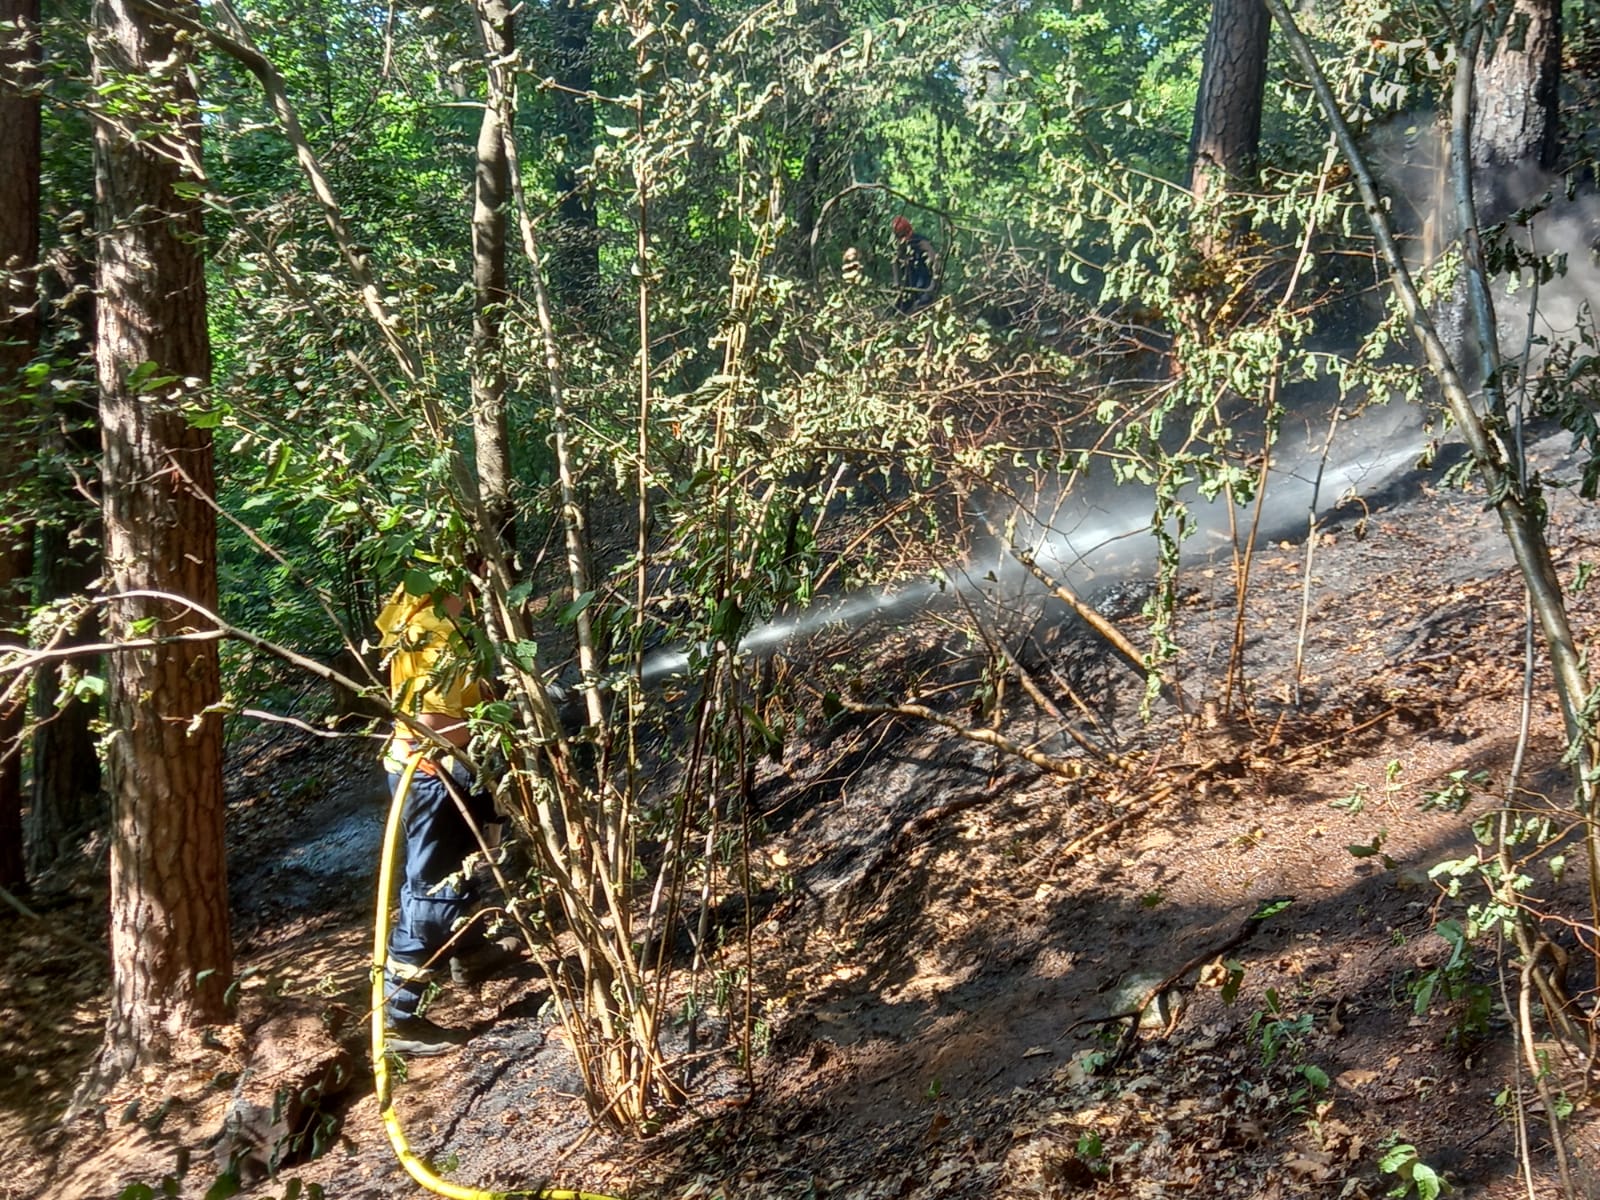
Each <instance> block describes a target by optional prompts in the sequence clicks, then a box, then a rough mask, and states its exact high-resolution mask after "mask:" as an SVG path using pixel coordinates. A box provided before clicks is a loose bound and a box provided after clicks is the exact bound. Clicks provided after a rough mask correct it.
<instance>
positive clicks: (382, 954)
mask: <svg viewBox="0 0 1600 1200" xmlns="http://www.w3.org/2000/svg"><path fill="white" fill-rule="evenodd" d="M421 761H422V755H421V754H420V753H419V754H413V755H412V756H411V758H410V760H409V761H408V762H407V763H406V766H405V770H404V771H402V772H401V774H400V783H399V785H398V786H397V787H396V788H395V789H394V800H393V802H392V803H391V804H390V805H389V819H388V821H387V822H386V823H385V825H384V828H383V853H382V858H381V860H380V861H379V864H378V914H377V918H376V920H374V922H373V926H372V1077H373V1080H374V1082H375V1085H376V1090H377V1096H378V1111H379V1112H380V1113H381V1114H382V1116H383V1124H384V1128H385V1129H387V1130H388V1131H389V1144H390V1145H392V1146H393V1147H394V1153H395V1157H396V1158H398V1159H399V1160H400V1165H401V1166H403V1167H405V1169H406V1172H407V1173H408V1174H409V1175H410V1176H411V1178H413V1179H415V1180H416V1181H417V1182H418V1183H420V1184H421V1185H422V1186H423V1187H425V1188H427V1189H428V1190H429V1191H430V1192H434V1193H436V1194H438V1195H440V1196H448V1197H450V1200H618V1198H617V1197H615V1196H609V1195H606V1194H605V1193H604V1192H576V1191H571V1190H569V1189H567V1188H529V1189H523V1190H520V1191H511V1192H491V1191H487V1190H485V1189H484V1188H475V1187H463V1186H461V1185H460V1184H457V1183H450V1182H448V1181H446V1180H444V1179H441V1178H439V1176H438V1175H437V1174H435V1173H434V1170H433V1168H432V1167H430V1166H429V1165H428V1164H427V1163H425V1162H424V1161H423V1160H422V1159H421V1158H419V1157H418V1156H417V1154H416V1153H415V1152H414V1151H413V1150H412V1149H411V1145H410V1143H409V1142H407V1141H406V1134H405V1130H404V1129H402V1128H401V1126H400V1117H399V1114H397V1113H396V1112H395V1110H394V1091H393V1086H392V1084H391V1081H390V1079H389V1056H388V1051H387V1050H386V1049H385V1045H384V1043H385V1033H384V1021H383V1010H384V1004H385V1002H386V999H387V997H386V995H385V989H384V981H383V963H384V959H385V958H386V957H387V955H388V952H389V906H390V903H391V900H392V898H393V895H394V876H395V865H396V863H397V862H398V861H399V857H400V853H399V852H400V816H401V813H402V812H403V811H404V809H405V802H406V796H407V795H408V794H410V791H411V780H412V778H413V777H414V776H415V775H416V773H417V766H418V764H419V763H421Z"/></svg>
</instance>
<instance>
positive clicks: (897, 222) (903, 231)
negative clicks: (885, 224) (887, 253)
mask: <svg viewBox="0 0 1600 1200" xmlns="http://www.w3.org/2000/svg"><path fill="white" fill-rule="evenodd" d="M889 228H890V229H892V230H894V235H895V237H897V238H899V239H900V240H901V241H902V242H903V241H905V240H906V239H907V238H908V237H910V236H911V233H912V230H911V222H910V221H908V220H906V219H905V218H904V217H896V218H895V219H894V220H893V221H891V222H890V223H889Z"/></svg>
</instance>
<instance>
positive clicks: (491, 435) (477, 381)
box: [472, 0, 516, 546]
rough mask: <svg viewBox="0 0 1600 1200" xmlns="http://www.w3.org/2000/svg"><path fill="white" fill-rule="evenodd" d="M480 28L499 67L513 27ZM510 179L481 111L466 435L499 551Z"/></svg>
mask: <svg viewBox="0 0 1600 1200" xmlns="http://www.w3.org/2000/svg"><path fill="white" fill-rule="evenodd" d="M479 11H480V13H481V16H480V19H479V22H478V23H479V27H480V28H481V30H482V32H483V42H484V50H485V52H486V54H487V56H488V57H487V61H489V62H497V61H504V60H506V59H507V58H508V57H509V56H510V55H511V53H512V51H513V50H514V49H515V47H516V33H515V25H514V23H513V20H514V19H513V17H512V15H511V10H510V8H509V7H508V6H507V4H506V3H505V0H483V3H482V4H481V5H480V8H479ZM510 197H511V176H510V170H509V168H508V167H507V165H506V145H505V139H504V137H503V136H502V135H501V130H500V111H499V106H498V105H496V104H494V103H493V98H492V97H491V98H490V102H488V103H486V104H485V105H484V107H483V124H482V125H481V126H479V129H478V166H477V172H476V185H475V187H474V189H473V202H472V282H473V289H474V299H475V302H474V306H473V318H472V430H473V434H474V435H475V439H476V441H475V445H476V455H477V468H478V496H479V499H480V501H481V502H482V504H483V508H484V512H485V513H486V515H487V516H488V518H489V521H490V523H491V524H492V525H493V527H494V531H495V533H496V534H497V535H498V536H499V538H500V544H501V545H502V546H514V545H515V544H516V534H515V530H514V529H513V528H512V515H513V514H512V504H511V440H510V435H509V432H508V430H507V425H506V374H505V369H504V368H503V366H502V365H501V358H502V355H503V349H502V347H501V344H500V321H501V317H502V314H503V313H504V311H505V304H506V299H507V294H506V204H507V202H508V201H509V199H510Z"/></svg>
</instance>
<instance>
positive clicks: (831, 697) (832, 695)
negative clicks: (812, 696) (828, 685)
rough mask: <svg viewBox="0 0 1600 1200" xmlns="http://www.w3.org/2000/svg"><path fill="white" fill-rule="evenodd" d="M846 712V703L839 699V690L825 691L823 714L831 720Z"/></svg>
mask: <svg viewBox="0 0 1600 1200" xmlns="http://www.w3.org/2000/svg"><path fill="white" fill-rule="evenodd" d="M842 712H844V704H843V703H842V702H841V701H840V700H839V693H838V692H824V693H823V695H822V715H823V717H824V718H826V719H827V720H829V721H831V720H833V719H834V718H835V717H837V716H839V714H841V713H842Z"/></svg>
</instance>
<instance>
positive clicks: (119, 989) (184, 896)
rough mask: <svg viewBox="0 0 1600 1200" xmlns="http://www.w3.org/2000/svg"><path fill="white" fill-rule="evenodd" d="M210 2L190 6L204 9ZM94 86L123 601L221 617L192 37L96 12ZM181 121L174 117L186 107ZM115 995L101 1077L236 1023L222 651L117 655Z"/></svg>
mask: <svg viewBox="0 0 1600 1200" xmlns="http://www.w3.org/2000/svg"><path fill="white" fill-rule="evenodd" d="M194 7H195V6H194V5H192V4H191V5H190V6H189V11H192V10H193V8H194ZM94 24H95V41H94V49H95V59H94V79H95V83H96V84H97V85H98V86H104V85H107V84H109V83H110V82H111V81H112V79H113V78H117V77H128V76H132V77H134V78H136V79H138V80H139V81H140V82H141V83H142V84H143V85H145V86H144V88H143V89H133V88H129V89H126V90H124V91H123V92H122V93H120V94H121V96H123V97H125V98H127V100H128V102H129V103H130V104H132V103H134V102H135V98H138V99H137V103H138V108H137V110H136V111H132V112H123V113H121V114H119V115H117V116H116V117H115V118H113V117H112V116H110V115H108V114H107V113H105V112H102V113H100V114H98V115H97V120H96V127H95V200H96V208H97V216H98V221H99V233H100V237H99V261H98V276H99V293H100V300H99V312H98V323H97V329H96V339H95V362H96V368H97V375H98V379H99V385H100V412H101V423H102V429H103V440H104V458H103V465H102V476H101V486H102V492H103V501H104V515H105V550H106V563H107V568H108V573H109V575H110V582H111V590H112V592H113V593H114V594H117V593H126V592H131V591H136V590H141V589H149V590H154V591H160V592H164V593H168V594H175V595H178V596H182V597H184V598H186V599H190V600H193V601H195V602H197V603H199V604H202V605H204V606H205V607H206V608H208V609H215V607H216V598H217V573H216V518H215V515H214V510H213V509H212V507H211V505H210V504H209V503H207V497H208V496H209V495H210V494H211V493H212V491H213V489H214V480H213V467H212V447H211V435H210V433H209V432H208V431H205V430H201V429H196V428H194V427H193V426H191V425H190V423H189V422H188V421H187V420H186V419H185V416H184V404H185V403H186V402H187V401H189V400H192V399H193V395H194V392H195V390H196V389H198V388H201V387H203V386H204V385H205V383H206V381H207V380H208V378H209V376H210V370H211V354H210V345H209V342H208V340H207V334H206V289H205V272H204V263H203V261H202V257H201V253H202V250H201V239H202V237H203V235H204V227H203V224H202V220H201V210H200V206H199V204H198V203H197V202H196V201H195V200H194V199H192V198H190V197H189V196H187V195H185V194H184V193H186V192H187V191H188V189H187V188H186V187H184V186H183V185H185V184H186V183H191V182H192V181H194V180H195V179H196V178H197V176H198V174H199V167H200V163H199V152H200V137H199V133H200V129H199V119H198V115H197V112H196V107H195V97H194V92H193V87H192V85H191V83H190V77H189V72H188V62H187V59H188V56H189V50H188V46H189V44H190V43H189V41H188V40H187V39H184V40H182V41H180V40H179V39H178V38H177V37H176V36H175V34H174V30H173V29H172V27H171V26H170V25H167V24H164V23H161V22H158V21H156V20H153V19H151V17H150V16H149V15H148V14H147V12H146V11H145V10H144V9H143V8H142V7H139V6H138V5H137V0H97V2H96V4H95V9H94ZM169 105H170V106H174V107H175V109H176V111H177V112H178V113H180V114H181V116H180V117H179V118H178V119H176V120H174V119H173V118H172V117H171V116H170V115H169V113H168V106H169ZM200 628H204V622H200V621H197V620H196V619H195V618H194V617H193V616H192V615H191V613H190V610H189V609H188V608H187V607H186V606H184V605H182V604H177V603H167V602H161V601H156V600H151V599H146V598H137V599H123V600H114V601H112V602H111V603H110V604H109V605H108V609H107V633H108V634H109V636H110V640H112V641H113V642H116V641H122V640H126V639H128V638H130V637H134V636H137V635H144V636H149V635H151V634H155V635H156V636H161V635H163V634H168V635H171V634H181V633H183V632H186V631H190V630H195V629H200ZM108 677H109V678H108V682H109V689H108V696H109V702H108V715H109V719H110V724H111V727H112V729H113V735H112V737H111V739H110V742H109V746H108V749H107V755H106V766H107V770H108V774H109V777H110V785H111V796H112V830H111V897H110V908H111V957H112V998H111V1012H110V1015H109V1018H108V1021H107V1028H106V1041H105V1045H104V1048H103V1051H102V1056H101V1060H100V1070H99V1072H98V1074H99V1079H100V1081H101V1082H109V1080H111V1079H114V1078H115V1077H116V1076H117V1075H119V1074H121V1073H122V1072H123V1071H125V1070H127V1069H128V1068H129V1067H131V1066H133V1065H134V1064H136V1063H140V1062H146V1061H150V1060H152V1059H155V1058H158V1057H160V1056H161V1055H162V1054H163V1053H164V1052H165V1051H166V1050H168V1049H169V1048H170V1047H171V1046H172V1045H173V1043H174V1041H175V1040H176V1038H177V1036H178V1035H179V1034H180V1032H182V1031H183V1030H185V1029H187V1028H192V1027H195V1026H198V1025H201V1024H204V1023H208V1022H215V1021H220V1020H223V1019H225V1017H226V1015H227V1013H226V1006H225V1004H224V999H223V997H224V993H225V991H226V989H227V987H228V984H229V982H230V979H231V976H232V967H233V964H232V949H231V944H230V940H229V933H228V889H227V884H226V869H225V868H226V861H225V856H224V849H223V836H222V826H223V806H222V724H221V717H220V716H219V715H217V714H216V713H215V712H213V711H210V709H211V708H212V706H214V705H215V704H216V703H217V701H218V700H219V698H220V687H219V681H218V672H217V654H216V645H215V643H214V642H209V641H208V642H203V643H196V642H172V643H168V644H166V645H161V646H158V647H155V648H153V649H150V650H146V651H138V652H130V653H124V654H114V655H112V656H111V662H110V668H109V670H108Z"/></svg>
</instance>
